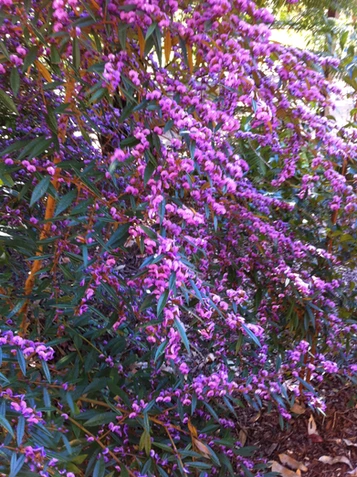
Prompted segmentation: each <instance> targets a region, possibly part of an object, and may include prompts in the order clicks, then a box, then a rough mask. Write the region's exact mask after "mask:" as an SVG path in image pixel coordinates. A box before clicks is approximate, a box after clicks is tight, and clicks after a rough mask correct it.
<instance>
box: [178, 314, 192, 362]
mask: <svg viewBox="0 0 357 477" xmlns="http://www.w3.org/2000/svg"><path fill="white" fill-rule="evenodd" d="M175 325H176V328H177V331H178V332H179V333H180V336H181V339H182V342H183V344H184V345H185V348H186V349H187V352H188V353H189V354H191V350H190V343H189V341H188V338H187V335H186V330H185V326H184V324H183V323H182V321H181V320H180V319H179V318H175Z"/></svg>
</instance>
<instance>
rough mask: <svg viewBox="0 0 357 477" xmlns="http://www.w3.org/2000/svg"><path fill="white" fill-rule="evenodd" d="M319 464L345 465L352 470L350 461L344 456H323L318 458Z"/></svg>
mask: <svg viewBox="0 0 357 477" xmlns="http://www.w3.org/2000/svg"><path fill="white" fill-rule="evenodd" d="M319 462H322V463H323V464H329V465H334V464H347V465H348V466H349V467H350V469H352V464H351V462H350V460H349V459H348V458H347V457H345V456H344V455H338V456H336V457H330V456H328V455H323V456H321V457H320V458H319Z"/></svg>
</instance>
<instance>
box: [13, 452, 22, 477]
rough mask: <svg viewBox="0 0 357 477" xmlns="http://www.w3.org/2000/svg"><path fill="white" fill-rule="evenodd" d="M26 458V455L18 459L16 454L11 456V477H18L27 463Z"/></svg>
mask: <svg viewBox="0 0 357 477" xmlns="http://www.w3.org/2000/svg"><path fill="white" fill-rule="evenodd" d="M25 457H26V456H25V455H20V457H19V458H17V456H16V453H15V452H14V453H13V454H12V455H11V463H10V475H9V477H16V475H17V474H18V473H19V472H20V470H21V469H22V466H23V465H24V463H25Z"/></svg>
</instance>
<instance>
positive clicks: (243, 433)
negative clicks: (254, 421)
mask: <svg viewBox="0 0 357 477" xmlns="http://www.w3.org/2000/svg"><path fill="white" fill-rule="evenodd" d="M247 437H248V434H247V431H246V430H245V429H241V430H240V431H239V436H238V440H239V442H240V443H241V445H242V447H244V445H245V443H246V442H247Z"/></svg>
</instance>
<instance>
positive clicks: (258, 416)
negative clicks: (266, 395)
mask: <svg viewBox="0 0 357 477" xmlns="http://www.w3.org/2000/svg"><path fill="white" fill-rule="evenodd" d="M261 415H262V413H261V412H260V411H259V412H258V413H257V414H255V416H253V417H251V418H250V419H249V422H251V423H253V422H257V421H258V419H260V416H261Z"/></svg>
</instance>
